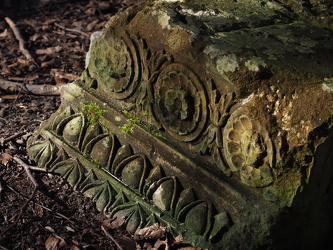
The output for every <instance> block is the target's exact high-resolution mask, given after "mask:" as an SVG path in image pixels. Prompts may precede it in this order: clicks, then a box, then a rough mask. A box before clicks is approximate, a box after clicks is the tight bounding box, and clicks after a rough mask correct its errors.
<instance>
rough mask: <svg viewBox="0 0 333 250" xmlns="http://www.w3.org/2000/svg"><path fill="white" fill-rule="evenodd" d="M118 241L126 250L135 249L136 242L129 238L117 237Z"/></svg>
mask: <svg viewBox="0 0 333 250" xmlns="http://www.w3.org/2000/svg"><path fill="white" fill-rule="evenodd" d="M117 241H118V243H119V245H121V246H122V247H123V248H124V249H135V248H136V244H135V240H134V239H132V238H130V237H127V236H117Z"/></svg>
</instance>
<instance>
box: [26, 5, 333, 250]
mask: <svg viewBox="0 0 333 250" xmlns="http://www.w3.org/2000/svg"><path fill="white" fill-rule="evenodd" d="M292 2H293V3H291V4H289V2H288V1H270V0H263V1H249V0H239V1H231V0H224V1H222V0H220V1H199V0H188V1H184V0H183V1H170V0H169V1H167V0H164V1H163V0H159V1H147V2H146V3H145V4H143V5H140V6H136V7H133V8H128V9H126V10H123V11H122V12H120V13H118V14H117V15H116V16H115V17H113V18H112V19H111V20H110V21H109V22H108V24H107V25H106V27H105V28H104V30H103V31H102V32H101V33H100V34H98V35H97V37H96V39H94V41H93V42H92V45H91V49H90V52H89V56H88V57H87V58H88V61H87V62H86V65H87V68H86V70H85V71H84V72H83V73H82V76H81V79H80V80H77V81H75V82H73V83H71V84H69V85H68V86H66V87H65V88H64V90H63V93H62V104H61V106H60V108H59V110H58V111H57V112H56V113H55V114H53V115H52V117H51V118H50V119H49V120H47V121H45V122H44V123H42V125H41V127H40V128H39V129H38V130H37V131H36V132H35V134H34V135H33V136H32V137H31V138H30V139H29V145H28V151H29V154H30V156H31V157H32V158H33V159H34V160H35V161H36V163H37V164H38V165H39V166H41V167H44V168H46V169H48V170H49V171H51V172H55V173H58V174H60V175H61V176H63V177H64V178H65V179H67V181H68V182H69V183H70V184H71V185H73V186H74V187H75V188H77V189H79V190H81V191H82V192H83V193H85V194H86V195H88V196H89V197H91V198H92V199H93V200H94V201H96V204H97V208H98V209H99V210H100V211H103V212H104V213H105V214H106V215H108V216H111V217H120V216H124V217H125V218H126V227H127V229H128V231H129V232H131V233H135V231H136V230H137V229H138V228H142V227H145V226H148V225H151V224H153V223H155V222H160V223H163V224H166V225H167V226H168V228H169V230H170V231H171V232H173V233H174V234H178V233H182V234H184V236H185V239H186V241H188V242H190V243H192V244H193V245H196V246H199V247H213V248H216V249H240V248H245V249H257V248H259V247H271V246H273V247H276V248H279V247H289V248H290V247H301V248H302V249H306V248H311V247H315V246H319V245H320V244H324V243H327V242H328V241H329V240H330V239H329V230H331V229H332V226H330V223H332V222H333V220H332V218H333V215H332V212H331V211H333V210H332V208H333V206H332V202H331V200H332V199H333V190H332V183H333V182H332V178H333V156H332V153H331V151H332V143H333V140H332V134H333V129H332V107H333V106H332V104H333V98H332V91H333V71H332V69H333V44H332V42H331V37H332V35H333V32H332V22H331V20H332V19H330V13H329V8H328V7H329V6H330V3H325V2H324V1H322V3H319V1H305V2H307V3H308V5H301V4H300V2H304V1H292ZM298 3H299V4H298ZM325 6H326V7H327V8H326V9H325ZM308 10H312V11H309V12H308ZM320 10H321V11H320ZM318 17H322V20H325V22H323V23H322V25H319V23H318V19H317V18H318ZM290 235H293V236H290Z"/></svg>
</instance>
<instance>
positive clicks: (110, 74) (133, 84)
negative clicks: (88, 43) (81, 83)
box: [88, 30, 141, 99]
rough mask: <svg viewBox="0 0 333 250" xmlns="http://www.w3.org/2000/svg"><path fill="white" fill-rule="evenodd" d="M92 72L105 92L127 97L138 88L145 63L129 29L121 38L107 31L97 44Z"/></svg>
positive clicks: (105, 93)
mask: <svg viewBox="0 0 333 250" xmlns="http://www.w3.org/2000/svg"><path fill="white" fill-rule="evenodd" d="M90 53H91V61H90V62H89V66H88V69H89V74H90V76H91V77H92V78H93V79H95V81H96V82H95V83H96V84H97V85H98V86H94V88H97V87H98V88H99V90H100V91H102V92H104V95H106V96H108V97H111V98H115V99H125V98H127V97H128V96H130V95H131V94H132V93H133V91H134V90H135V89H136V88H137V86H138V82H139V81H140V77H141V69H140V68H141V64H140V58H139V55H138V52H137V48H136V46H135V45H134V44H133V42H132V40H131V39H130V37H129V35H128V34H127V33H126V32H123V33H122V36H120V37H114V36H112V35H110V33H109V31H108V30H106V31H105V32H103V33H102V34H101V35H100V37H99V39H97V40H96V41H95V42H94V44H93V46H92V51H91V52H90Z"/></svg>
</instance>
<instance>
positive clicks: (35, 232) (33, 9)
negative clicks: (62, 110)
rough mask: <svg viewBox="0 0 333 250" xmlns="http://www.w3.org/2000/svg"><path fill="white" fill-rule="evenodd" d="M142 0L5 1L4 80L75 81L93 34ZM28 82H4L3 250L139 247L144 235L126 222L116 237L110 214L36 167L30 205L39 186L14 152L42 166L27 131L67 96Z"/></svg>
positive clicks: (0, 99) (0, 63)
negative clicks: (30, 150)
mask: <svg viewBox="0 0 333 250" xmlns="http://www.w3.org/2000/svg"><path fill="white" fill-rule="evenodd" d="M138 2H142V1H140V0H113V1H112V0H109V1H102V0H81V1H79V0H39V1H38V0H25V1H8V0H5V1H1V2H0V84H1V80H8V81H12V82H19V83H24V84H26V85H29V84H50V85H55V84H66V83H68V82H71V81H73V80H74V79H76V78H77V77H78V76H79V75H80V74H81V72H82V71H83V69H84V61H85V54H86V52H87V49H88V46H89V36H88V35H90V34H91V33H93V32H94V31H97V30H101V29H102V27H103V25H104V24H105V22H106V21H107V20H109V19H110V17H111V16H112V15H114V14H115V13H116V12H117V11H118V10H119V9H120V8H121V7H124V6H126V5H132V4H136V3H138ZM5 16H9V17H10V18H11V19H12V20H13V21H14V23H15V24H16V26H17V28H18V29H19V31H20V33H21V35H22V37H23V39H24V40H25V45H26V48H27V49H28V51H30V53H31V55H32V57H33V59H34V61H31V60H30V61H29V60H28V59H26V57H25V56H24V55H23V54H22V53H21V51H20V49H19V43H18V40H17V39H16V38H15V36H14V33H13V31H12V29H11V28H10V27H9V25H8V23H7V22H6V21H5V19H4V17H5ZM62 27H65V28H70V29H75V30H78V31H82V32H84V33H86V34H82V33H79V32H75V31H68V30H65V29H64V28H62ZM22 86H23V87H21V88H16V89H15V90H14V91H12V90H11V91H9V90H8V89H7V90H4V89H1V88H0V249H118V248H119V246H116V243H118V244H119V245H121V246H122V247H123V248H124V249H135V248H136V247H139V248H140V246H142V245H143V244H144V242H138V241H134V240H133V238H132V237H131V236H129V235H128V234H127V233H126V232H125V230H124V229H121V228H116V229H109V233H110V234H111V235H112V236H113V239H112V237H110V236H107V235H106V234H105V233H104V232H103V230H102V229H101V226H102V225H103V223H104V224H105V223H106V222H107V218H105V217H104V216H103V215H102V214H101V213H100V212H98V211H97V210H96V208H95V205H94V204H93V202H92V201H91V200H90V199H88V198H86V197H84V196H83V195H82V194H81V193H78V192H75V191H73V189H72V188H71V187H70V186H69V185H68V184H67V183H66V182H65V181H63V180H62V179H61V178H60V177H58V176H54V175H48V174H46V173H40V172H35V171H34V172H33V176H34V177H35V179H36V181H37V182H38V184H39V185H40V189H39V190H38V191H37V193H36V194H35V195H34V196H33V201H32V202H29V203H28V206H27V207H26V208H24V207H23V206H24V204H25V202H26V199H27V198H29V197H30V196H31V195H32V193H33V190H34V185H33V183H32V180H31V179H30V178H28V176H27V173H26V172H25V170H24V167H23V166H22V165H21V164H17V162H16V161H15V160H13V159H12V157H14V156H17V157H19V158H21V159H22V160H23V161H24V162H26V163H27V164H29V165H35V163H34V162H31V160H29V158H28V156H27V153H26V148H25V143H26V140H27V137H28V136H29V134H30V133H31V132H33V131H34V129H36V127H37V126H39V124H40V123H41V122H42V121H43V120H46V119H47V118H48V117H49V116H50V115H51V114H52V113H53V112H54V111H55V110H56V109H57V107H58V106H59V104H60V97H59V96H37V95H34V94H31V93H24V89H25V88H24V85H22ZM14 135H17V136H16V138H13V139H11V136H14ZM21 210H22V213H21ZM17 218H18V220H17V221H16V222H15V220H16V219H17ZM115 242H116V243H115ZM140 244H141V245H140ZM146 245H147V244H146ZM148 245H149V244H148ZM148 249H149V247H148ZM150 249H151V248H150ZM154 249H157V248H154Z"/></svg>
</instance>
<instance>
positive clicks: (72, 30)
mask: <svg viewBox="0 0 333 250" xmlns="http://www.w3.org/2000/svg"><path fill="white" fill-rule="evenodd" d="M54 25H55V26H57V27H59V28H61V29H64V30H67V31H70V32H75V33H79V34H81V35H84V36H87V37H89V34H87V33H85V32H83V31H81V30H76V29H69V28H66V27H64V26H61V25H60V24H58V23H54Z"/></svg>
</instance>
